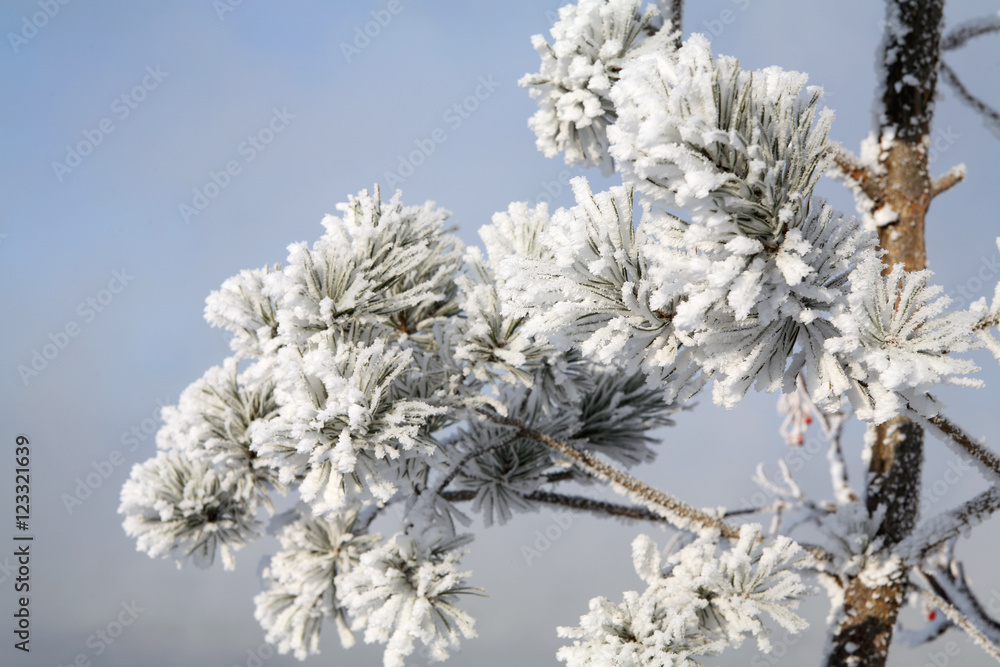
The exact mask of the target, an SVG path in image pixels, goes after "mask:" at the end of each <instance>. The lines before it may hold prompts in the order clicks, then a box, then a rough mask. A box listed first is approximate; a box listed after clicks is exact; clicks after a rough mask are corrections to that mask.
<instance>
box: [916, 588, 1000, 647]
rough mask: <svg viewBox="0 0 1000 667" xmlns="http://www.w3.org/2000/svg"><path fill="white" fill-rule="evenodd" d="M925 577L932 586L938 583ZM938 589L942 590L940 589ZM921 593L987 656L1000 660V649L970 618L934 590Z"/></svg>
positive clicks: (921, 590)
mask: <svg viewBox="0 0 1000 667" xmlns="http://www.w3.org/2000/svg"><path fill="white" fill-rule="evenodd" d="M924 576H925V577H927V579H928V580H929V581H930V582H932V586H933V584H936V583H937V582H934V580H933V578H931V577H930V576H928V575H926V574H925V575H924ZM938 588H939V589H940V587H938ZM920 593H921V595H923V596H924V597H926V598H927V599H928V600H929V601H930V602H931V603H932V604H933V605H934V606H935V607H937V608H938V609H940V610H941V611H942V612H943V613H944V615H945V616H947V617H948V620H949V621H951V622H952V623H954V624H955V625H957V626H958V627H960V628H962V629H963V630H965V632H966V633H967V634H968V635H969V636H970V637H972V638H973V639H975V640H976V643H977V644H979V645H980V646H981V647H982V649H983V650H984V651H986V653H987V654H989V655H990V657H992V658H994V659H996V660H1000V648H998V647H997V646H996V644H994V643H993V642H992V641H990V638H989V637H987V636H986V635H985V634H984V633H983V632H982V631H981V630H980V629H979V628H977V627H976V626H975V625H973V624H972V622H971V621H970V620H969V619H968V618H966V617H965V615H964V614H962V612H960V611H959V610H958V609H956V608H955V606H954V605H952V604H951V603H950V602H949V601H948V600H946V599H945V598H944V597H942V596H941V595H939V594H938V593H937V592H935V591H934V590H929V589H924V588H922V589H920Z"/></svg>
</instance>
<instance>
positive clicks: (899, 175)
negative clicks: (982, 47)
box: [827, 0, 944, 667]
mask: <svg viewBox="0 0 1000 667" xmlns="http://www.w3.org/2000/svg"><path fill="white" fill-rule="evenodd" d="M943 9H944V0H888V2H887V9H886V23H887V25H886V28H885V30H886V34H887V36H886V39H885V42H884V51H883V54H882V63H883V65H882V68H883V69H882V76H883V82H884V86H885V91H884V94H883V97H882V116H881V118H880V119H879V134H880V139H881V140H882V146H883V147H888V150H883V153H882V155H881V156H880V157H879V164H880V167H881V169H878V170H875V171H876V173H871V172H867V173H864V174H861V176H862V178H863V179H864V180H866V181H867V183H864V182H862V179H857V180H859V184H860V185H861V186H862V187H863V189H864V190H865V192H866V194H868V196H869V197H871V199H872V200H873V201H874V202H875V204H874V207H873V209H875V210H878V209H880V208H882V207H886V206H887V207H890V208H891V210H892V211H895V212H896V213H897V214H898V219H897V220H896V221H895V222H893V223H890V224H888V225H886V226H884V227H881V228H880V229H879V240H880V242H881V246H882V248H884V249H885V250H886V254H885V255H884V256H883V258H882V261H883V262H885V263H886V264H887V265H888V266H889V267H891V266H892V265H893V264H897V263H900V262H902V263H903V264H904V265H905V267H906V269H907V270H908V271H919V270H921V269H924V268H926V266H927V254H926V249H925V246H924V218H925V216H926V214H927V209H928V207H929V206H930V201H931V196H932V195H931V179H930V175H929V173H928V168H927V145H928V144H927V139H928V136H929V133H930V124H931V118H932V116H933V113H934V92H935V88H936V84H937V68H938V54H939V49H940V41H941V23H942V21H941V19H942V13H943ZM862 169H864V167H862ZM873 195H874V196H873ZM874 431H875V433H874V442H873V444H872V447H871V459H870V461H869V467H868V472H869V474H868V480H869V481H868V488H867V490H866V502H867V507H868V511H869V513H871V514H874V513H875V512H876V511H877V510H879V509H880V508H883V509H882V511H884V512H885V514H884V518H883V519H882V524H881V526H880V528H879V535H881V536H882V537H883V539H884V544H883V547H882V549H883V550H888V549H891V548H892V546H893V545H895V544H896V543H898V542H899V541H900V540H902V539H903V538H904V537H906V536H907V535H909V534H910V532H911V531H912V530H913V528H914V527H915V526H916V522H917V511H918V509H919V506H920V476H921V469H922V464H923V431H922V429H921V428H920V427H919V426H918V425H917V424H914V423H913V422H911V421H910V420H909V419H907V418H905V417H897V418H895V419H892V420H890V421H889V422H886V423H885V424H880V425H879V426H877V427H875V429H874ZM904 587H905V572H898V573H897V576H896V577H894V578H892V579H891V580H890V581H888V582H883V583H882V584H881V585H878V586H875V587H870V586H868V585H867V584H865V583H864V582H863V581H862V580H861V578H860V577H854V578H853V579H851V580H849V581H848V582H847V586H846V590H845V596H844V613H843V616H842V618H841V621H840V623H839V625H838V626H837V628H836V630H835V633H834V637H833V644H832V650H831V652H830V655H829V657H828V662H827V665H828V666H829V667H834V666H840V665H845V666H846V665H852V666H855V665H857V666H866V667H867V666H872V667H875V666H882V665H885V662H886V658H887V656H888V652H889V645H890V643H891V642H892V631H893V627H894V626H895V624H896V617H897V615H898V613H899V607H900V604H901V603H902V601H903V592H904Z"/></svg>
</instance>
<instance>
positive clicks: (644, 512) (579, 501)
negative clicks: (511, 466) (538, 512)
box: [521, 491, 666, 522]
mask: <svg viewBox="0 0 1000 667" xmlns="http://www.w3.org/2000/svg"><path fill="white" fill-rule="evenodd" d="M521 497H522V498H524V499H525V500H534V501H535V502H539V503H549V504H550V505H562V506H563V507H569V508H571V509H575V510H580V511H584V512H594V513H596V514H607V515H608V516H618V517H622V518H624V519H637V520H642V521H656V522H665V521H666V519H665V518H663V517H662V516H660V515H659V514H657V513H656V512H651V511H650V510H648V509H646V508H645V507H637V506H629V505H617V504H615V503H608V502H604V501H603V500H594V499H593V498H586V497H584V496H568V495H564V494H562V493H553V492H551V491H532V492H531V493H526V494H524V495H522V496H521Z"/></svg>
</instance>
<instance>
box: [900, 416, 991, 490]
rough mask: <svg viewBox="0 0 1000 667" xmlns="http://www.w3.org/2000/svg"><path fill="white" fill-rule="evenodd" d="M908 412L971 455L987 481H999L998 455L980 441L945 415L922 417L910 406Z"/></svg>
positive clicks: (941, 437) (946, 440)
mask: <svg viewBox="0 0 1000 667" xmlns="http://www.w3.org/2000/svg"><path fill="white" fill-rule="evenodd" d="M909 412H910V415H911V416H912V418H913V419H915V420H917V421H920V422H923V424H924V425H925V426H926V427H928V428H930V430H932V431H933V432H934V433H935V434H936V435H937V436H938V437H939V438H940V439H941V440H943V441H944V442H945V443H952V444H955V445H958V447H960V448H961V450H962V451H963V452H965V453H966V454H968V455H969V456H971V457H972V459H973V461H975V462H976V464H977V465H978V466H979V469H980V471H981V472H982V473H983V476H984V477H986V479H987V480H988V481H989V482H991V483H993V484H997V483H1000V457H997V455H996V454H994V453H993V452H992V451H990V450H989V449H988V448H986V447H984V446H983V445H982V444H981V443H979V442H976V441H975V440H974V439H973V438H972V436H970V435H969V434H968V433H966V432H965V431H963V430H962V428H961V427H960V426H958V425H957V424H955V423H953V422H951V421H949V420H948V418H947V417H943V416H942V415H935V416H933V417H924V416H922V415H920V414H919V413H918V412H917V411H915V410H913V409H912V408H910V409H909Z"/></svg>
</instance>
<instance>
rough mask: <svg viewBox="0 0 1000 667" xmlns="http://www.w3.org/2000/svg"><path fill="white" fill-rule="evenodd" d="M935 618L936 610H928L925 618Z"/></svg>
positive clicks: (930, 619) (931, 619) (929, 619)
mask: <svg viewBox="0 0 1000 667" xmlns="http://www.w3.org/2000/svg"><path fill="white" fill-rule="evenodd" d="M935 618H937V612H936V611H933V610H932V611H930V612H929V613H928V614H927V620H928V621H933V620H934V619H935Z"/></svg>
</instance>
